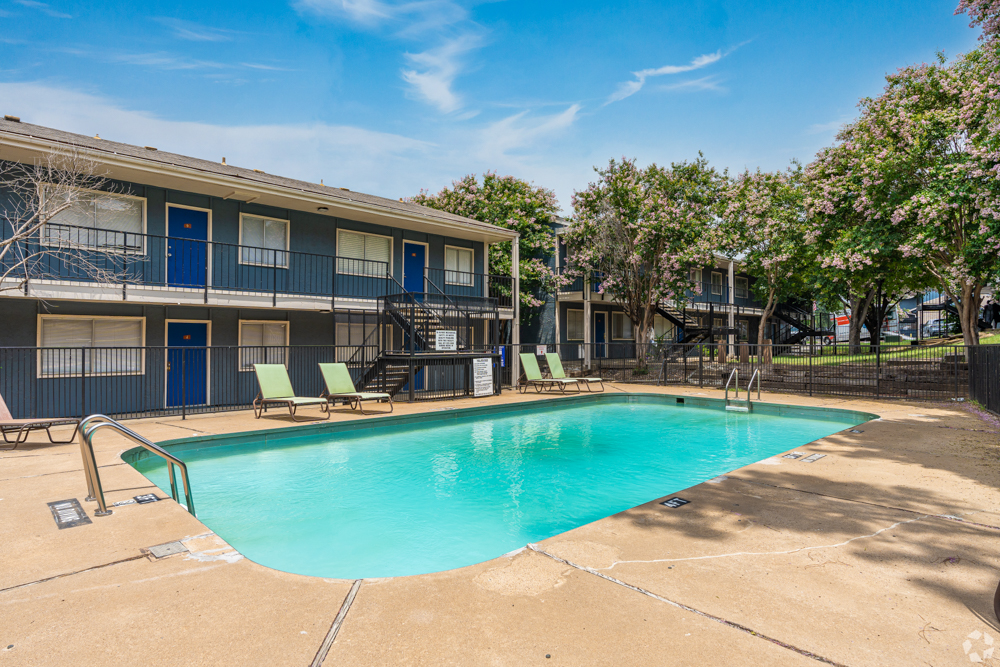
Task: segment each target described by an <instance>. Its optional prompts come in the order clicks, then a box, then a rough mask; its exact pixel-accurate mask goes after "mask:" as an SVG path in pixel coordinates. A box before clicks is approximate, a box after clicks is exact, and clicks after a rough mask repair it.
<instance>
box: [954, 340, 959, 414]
mask: <svg viewBox="0 0 1000 667" xmlns="http://www.w3.org/2000/svg"><path fill="white" fill-rule="evenodd" d="M954 352H955V400H956V401H957V400H958V348H957V347H956V348H955V349H954Z"/></svg>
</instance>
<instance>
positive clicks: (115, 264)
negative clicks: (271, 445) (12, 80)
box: [0, 223, 513, 308]
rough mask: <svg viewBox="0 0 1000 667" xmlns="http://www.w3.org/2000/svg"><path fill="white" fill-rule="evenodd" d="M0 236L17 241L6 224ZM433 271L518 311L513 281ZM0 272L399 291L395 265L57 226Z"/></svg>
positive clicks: (442, 281)
mask: <svg viewBox="0 0 1000 667" xmlns="http://www.w3.org/2000/svg"><path fill="white" fill-rule="evenodd" d="M0 230H2V234H4V235H6V236H8V237H9V234H10V230H9V228H8V227H7V226H6V225H2V224H0ZM19 260H23V261H21V263H20V265H18V261H19ZM12 268H13V270H11V269H12ZM8 271H9V273H8ZM428 271H429V272H431V274H432V275H433V278H435V279H434V280H433V282H434V283H436V284H437V285H439V286H440V288H441V289H440V290H439V291H443V293H444V294H448V295H453V296H456V297H457V296H465V297H474V296H476V297H491V298H494V299H496V300H497V302H498V304H499V306H500V307H501V308H510V307H511V306H510V304H511V290H512V287H513V280H512V279H511V278H510V277H508V276H488V275H483V274H475V273H461V272H454V271H444V270H443V269H441V270H436V269H429V270H428ZM435 272H436V273H435ZM0 273H8V278H9V279H12V280H23V279H30V280H56V281H69V282H82V283H100V284H109V285H115V286H119V285H120V286H122V288H123V290H124V293H127V292H128V289H129V288H130V287H157V288H172V289H179V290H194V291H198V290H200V291H202V292H204V294H205V301H206V302H207V301H208V296H209V294H210V293H219V292H226V293H231V294H239V293H245V294H255V295H271V296H272V299H273V300H274V302H276V301H277V297H278V296H290V295H295V296H299V297H313V298H318V299H322V300H325V299H330V304H331V306H333V305H334V300H335V299H337V298H347V299H366V300H367V299H378V298H380V297H384V296H386V295H389V294H395V293H397V292H398V290H399V288H398V286H397V284H396V283H395V281H394V280H393V279H392V277H391V276H390V274H389V264H388V263H387V262H379V261H373V260H364V259H354V258H351V257H339V256H336V255H321V254H315V253H307V252H296V251H290V250H282V249H274V248H258V247H253V246H245V245H238V244H232V243H220V242H218V241H201V240H196V239H184V238H177V237H169V236H157V235H153V234H137V233H133V232H122V231H114V230H105V229H94V228H88V227H74V226H69V225H58V224H52V223H50V224H47V225H45V227H44V228H43V229H42V230H41V231H40V232H38V233H36V234H35V235H34V237H33V238H29V239H27V240H24V241H21V242H19V243H17V244H15V247H14V248H13V251H12V252H9V253H8V254H7V256H6V257H5V258H4V259H2V260H0ZM438 273H439V274H440V275H438ZM429 277H430V276H429Z"/></svg>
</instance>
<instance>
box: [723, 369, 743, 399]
mask: <svg viewBox="0 0 1000 667" xmlns="http://www.w3.org/2000/svg"><path fill="white" fill-rule="evenodd" d="M734 377H735V378H736V400H737V401H738V400H740V369H738V368H734V369H733V372H732V373H730V374H729V379H728V380H726V403H727V404H728V403H729V383H730V382H732V381H733V378H734Z"/></svg>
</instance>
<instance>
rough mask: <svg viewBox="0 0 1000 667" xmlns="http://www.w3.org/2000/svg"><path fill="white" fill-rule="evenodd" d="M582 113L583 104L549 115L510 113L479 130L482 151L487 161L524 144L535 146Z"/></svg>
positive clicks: (574, 120)
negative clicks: (581, 106)
mask: <svg viewBox="0 0 1000 667" xmlns="http://www.w3.org/2000/svg"><path fill="white" fill-rule="evenodd" d="M579 114H580V105H579V104H573V105H571V106H569V107H568V108H566V110H564V111H561V112H559V113H555V114H550V115H547V116H529V115H528V112H527V111H522V112H521V113H518V114H514V115H513V116H508V117H506V118H504V119H502V120H498V121H496V122H494V123H491V124H490V125H488V126H487V127H485V128H484V129H483V130H482V131H481V132H480V138H479V151H478V152H479V154H480V156H481V157H482V158H483V159H484V161H493V160H499V159H500V158H503V157H506V156H508V155H509V154H510V153H511V152H515V151H518V150H521V149H524V148H536V147H537V145H538V144H539V143H540V142H543V141H546V140H548V139H551V138H553V137H554V136H557V135H559V134H561V133H562V132H563V131H565V130H566V129H568V128H569V127H570V126H571V125H573V123H574V122H576V120H577V118H579Z"/></svg>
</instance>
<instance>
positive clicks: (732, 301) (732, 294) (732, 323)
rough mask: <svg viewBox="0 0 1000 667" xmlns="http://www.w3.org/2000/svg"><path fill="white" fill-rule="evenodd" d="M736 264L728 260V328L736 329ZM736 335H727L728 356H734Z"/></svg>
mask: <svg viewBox="0 0 1000 667" xmlns="http://www.w3.org/2000/svg"><path fill="white" fill-rule="evenodd" d="M735 264H736V262H734V261H733V260H729V328H730V329H734V328H736V312H735V311H736V266H735ZM735 342H736V335H735V334H732V333H731V334H729V354H735V353H736V350H735V348H734V347H733V344H734V343H735Z"/></svg>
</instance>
